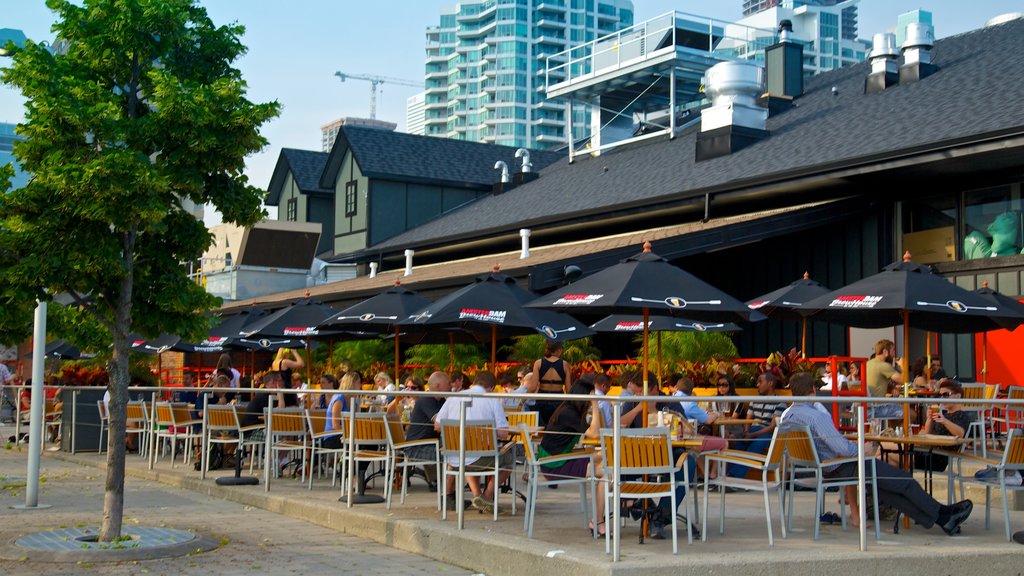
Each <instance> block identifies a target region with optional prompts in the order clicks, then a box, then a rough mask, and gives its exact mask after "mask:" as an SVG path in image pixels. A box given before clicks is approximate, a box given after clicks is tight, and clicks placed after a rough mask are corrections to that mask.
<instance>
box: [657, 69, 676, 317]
mask: <svg viewBox="0 0 1024 576" xmlns="http://www.w3.org/2000/svg"><path fill="white" fill-rule="evenodd" d="M675 137H676V67H675V66H673V67H672V70H670V71H669V75H668V139H669V140H673V139H675ZM658 335H659V336H660V335H661V333H660V332H659V333H658Z"/></svg>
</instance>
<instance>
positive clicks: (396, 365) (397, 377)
mask: <svg viewBox="0 0 1024 576" xmlns="http://www.w3.org/2000/svg"><path fill="white" fill-rule="evenodd" d="M398 330H399V328H398V326H395V382H398V381H400V380H401V377H400V376H399V375H398Z"/></svg>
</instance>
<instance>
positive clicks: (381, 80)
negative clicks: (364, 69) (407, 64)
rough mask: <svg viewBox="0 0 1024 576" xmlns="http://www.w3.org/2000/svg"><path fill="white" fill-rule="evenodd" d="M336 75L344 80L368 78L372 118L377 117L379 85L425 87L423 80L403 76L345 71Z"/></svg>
mask: <svg viewBox="0 0 1024 576" xmlns="http://www.w3.org/2000/svg"><path fill="white" fill-rule="evenodd" d="M334 75H335V76H337V77H338V78H340V79H341V81H342V82H344V81H345V80H366V81H367V82H369V83H370V118H371V119H375V118H377V86H379V85H381V84H397V85H399V86H412V87H413V88H423V82H413V81H412V80H403V79H401V78H389V77H387V76H371V75H369V74H346V73H345V72H335V73H334Z"/></svg>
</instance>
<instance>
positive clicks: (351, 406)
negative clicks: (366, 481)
mask: <svg viewBox="0 0 1024 576" xmlns="http://www.w3.org/2000/svg"><path fill="white" fill-rule="evenodd" d="M347 400H348V412H349V418H348V454H346V455H345V458H347V459H348V466H347V468H348V478H346V479H345V480H346V481H347V482H348V486H347V488H346V490H345V507H346V508H351V507H352V496H353V495H354V492H353V491H352V480H353V479H354V478H355V474H354V471H353V470H352V468H353V466H354V465H355V456H356V414H357V413H358V412H359V404H360V403H362V400H360V397H359V396H349V397H348V398H347Z"/></svg>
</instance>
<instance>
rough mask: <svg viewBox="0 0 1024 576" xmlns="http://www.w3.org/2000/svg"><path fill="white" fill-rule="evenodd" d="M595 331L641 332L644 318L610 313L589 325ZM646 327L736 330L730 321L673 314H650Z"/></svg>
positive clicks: (687, 329)
mask: <svg viewBox="0 0 1024 576" xmlns="http://www.w3.org/2000/svg"><path fill="white" fill-rule="evenodd" d="M590 329H591V330H596V331H597V332H620V333H623V332H625V333H631V332H643V330H644V318H643V316H639V315H632V314H612V315H611V316H606V317H605V318H602V319H600V320H598V321H597V322H595V323H593V324H591V325H590ZM647 329H648V330H650V331H652V332H738V331H740V330H741V328H740V327H739V326H737V325H736V324H733V323H732V322H697V321H695V320H687V319H685V318H675V317H673V316H650V317H649V318H648V321H647Z"/></svg>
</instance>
